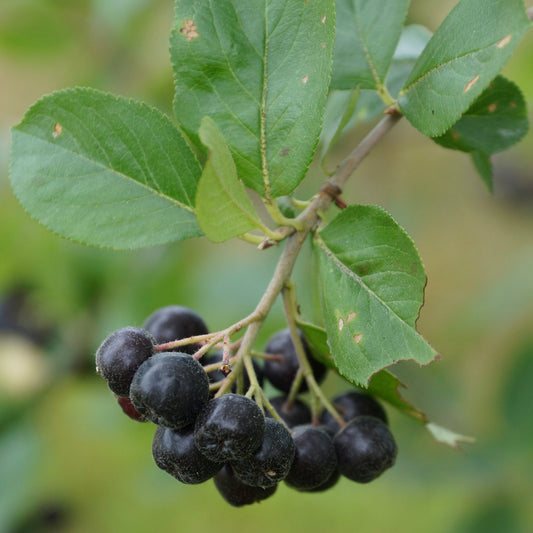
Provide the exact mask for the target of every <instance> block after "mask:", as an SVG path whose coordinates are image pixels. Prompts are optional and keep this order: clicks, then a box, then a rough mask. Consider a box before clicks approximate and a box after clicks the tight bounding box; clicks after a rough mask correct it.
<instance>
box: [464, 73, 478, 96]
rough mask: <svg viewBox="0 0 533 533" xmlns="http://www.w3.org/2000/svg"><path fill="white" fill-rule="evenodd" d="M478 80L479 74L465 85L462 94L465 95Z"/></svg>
mask: <svg viewBox="0 0 533 533" xmlns="http://www.w3.org/2000/svg"><path fill="white" fill-rule="evenodd" d="M478 80H479V74H478V75H477V76H476V77H475V78H472V79H471V80H470V81H469V82H468V83H467V84H466V87H465V90H464V91H463V92H465V93H467V92H468V91H469V90H470V89H471V88H472V87H473V86H474V85H475V84H476V83H477V82H478Z"/></svg>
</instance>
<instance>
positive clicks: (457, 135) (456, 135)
mask: <svg viewBox="0 0 533 533" xmlns="http://www.w3.org/2000/svg"><path fill="white" fill-rule="evenodd" d="M452 137H453V138H454V140H455V141H456V140H457V139H459V134H458V133H457V132H456V131H455V130H452Z"/></svg>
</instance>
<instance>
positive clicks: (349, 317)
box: [346, 311, 357, 324]
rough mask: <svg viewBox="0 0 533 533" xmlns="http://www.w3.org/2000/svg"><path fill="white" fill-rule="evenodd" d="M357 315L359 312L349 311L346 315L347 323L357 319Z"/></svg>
mask: <svg viewBox="0 0 533 533" xmlns="http://www.w3.org/2000/svg"><path fill="white" fill-rule="evenodd" d="M356 316H357V313H356V312H355V311H352V312H351V313H348V316H347V317H346V323H348V324H349V323H350V322H351V321H352V320H355V317H356Z"/></svg>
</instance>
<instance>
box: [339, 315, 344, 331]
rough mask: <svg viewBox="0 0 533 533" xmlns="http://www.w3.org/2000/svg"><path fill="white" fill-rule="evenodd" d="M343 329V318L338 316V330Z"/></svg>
mask: <svg viewBox="0 0 533 533" xmlns="http://www.w3.org/2000/svg"><path fill="white" fill-rule="evenodd" d="M343 329H344V319H343V318H342V317H341V318H339V331H342V330H343Z"/></svg>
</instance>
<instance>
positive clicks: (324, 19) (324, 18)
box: [322, 15, 326, 24]
mask: <svg viewBox="0 0 533 533" xmlns="http://www.w3.org/2000/svg"><path fill="white" fill-rule="evenodd" d="M325 23H326V15H324V16H323V17H322V24H325Z"/></svg>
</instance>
